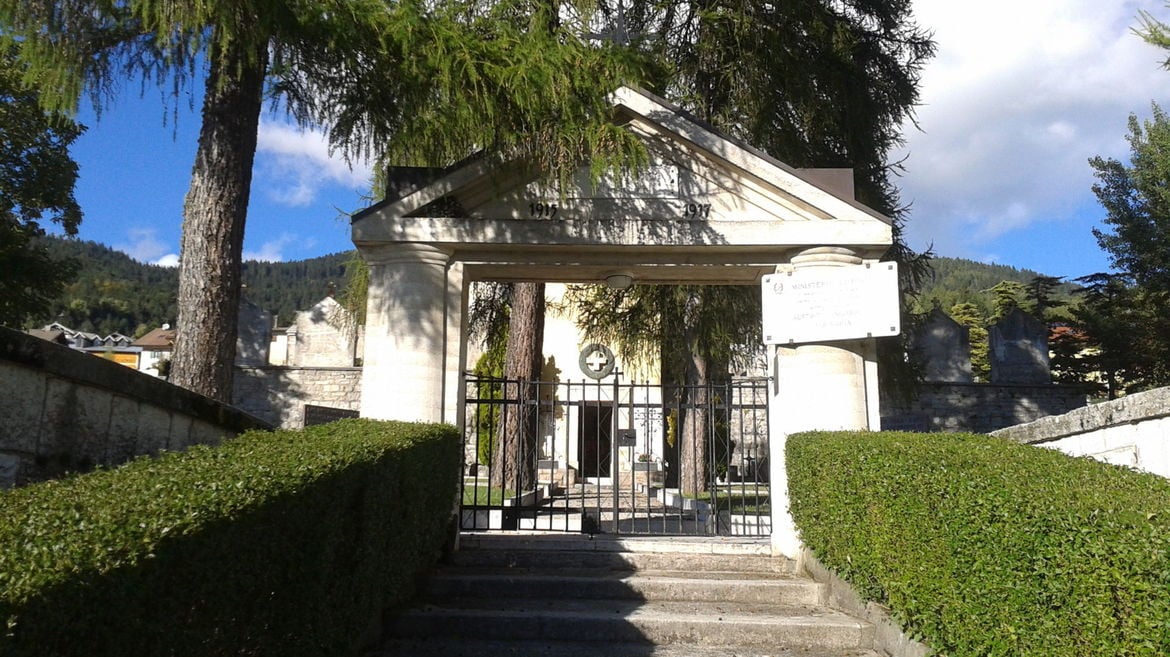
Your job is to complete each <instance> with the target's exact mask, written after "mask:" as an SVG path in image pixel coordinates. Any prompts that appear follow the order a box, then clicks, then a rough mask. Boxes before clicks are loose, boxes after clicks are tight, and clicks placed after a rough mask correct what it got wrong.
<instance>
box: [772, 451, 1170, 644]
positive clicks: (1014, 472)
mask: <svg viewBox="0 0 1170 657" xmlns="http://www.w3.org/2000/svg"><path fill="white" fill-rule="evenodd" d="M787 458H788V474H789V486H790V490H789V494H790V496H791V497H790V499H791V509H792V513H793V516H794V518H795V520H796V524H797V526H798V527H799V528H800V532H801V536H802V538H803V540H804V542H805V544H806V545H807V546H808V547H809V548H811V549H812V550H813V551H814V552H815V553H816V554H817V556H818V558H820V559H821V561H822V562H823V563H825V564H826V565H827V566H829V567H831V568H833V569H835V570H836V571H837V572H838V573H840V574H841V575H842V577H844V578H845V579H846V580H848V581H849V582H851V583H852V584H853V585H854V587H855V588H856V589H857V590H858V591H859V592H860V593H862V594H863V595H864V596H866V597H869V598H870V599H874V600H877V601H879V602H882V603H885V604H887V605H888V606H889V607H890V608H891V612H892V613H893V615H894V616H895V617H896V618H898V619H899V620H900V621H901V622H902V624H903V627H904V628H905V629H907V631H908V632H909V633H910V634H911V635H913V636H916V637H917V638H920V639H922V640H923V641H924V642H925V643H927V644H928V645H930V646H931V647H932V648H933V649H935V650H936V651H938V652H939V653H941V654H945V655H950V656H951V657H961V656H966V655H972V656H974V655H980V656H984V655H1029V656H1044V655H1052V656H1060V657H1067V656H1069V655H1110V656H1114V655H1166V654H1170V516H1168V515H1167V513H1168V511H1170V481H1167V480H1165V479H1162V478H1160V477H1156V476H1153V475H1147V474H1142V473H1137V472H1133V471H1130V470H1127V469H1124V468H1120V467H1115V466H1111V465H1106V464H1103V463H1099V462H1096V461H1093V460H1090V459H1075V458H1071V457H1068V456H1065V455H1064V454H1061V453H1058V452H1056V451H1053V450H1047V449H1042V448H1037V447H1032V446H1026V445H1018V444H1014V443H1009V442H1006V441H1002V440H998V439H994V438H989V437H986V436H975V435H953V434H952V435H943V434H932V435H922V434H906V433H882V434H865V433H810V434H803V435H798V436H793V437H791V438H790V439H789V441H788V447H787Z"/></svg>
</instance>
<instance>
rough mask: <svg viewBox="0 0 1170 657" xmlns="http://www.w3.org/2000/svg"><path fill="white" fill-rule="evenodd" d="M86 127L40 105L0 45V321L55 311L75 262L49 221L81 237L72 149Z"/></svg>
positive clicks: (17, 322)
mask: <svg viewBox="0 0 1170 657" xmlns="http://www.w3.org/2000/svg"><path fill="white" fill-rule="evenodd" d="M81 132H82V127H81V126H79V125H78V124H76V123H74V122H73V121H71V120H69V119H68V118H67V117H65V116H63V115H61V114H59V113H55V112H50V111H46V110H44V109H43V108H42V107H41V104H40V99H39V96H38V93H37V89H36V87H34V86H31V85H29V84H28V83H26V82H25V80H24V70H23V67H22V65H21V63H20V62H19V61H18V60H17V58H16V53H15V51H14V49H13V48H10V47H3V46H0V271H3V272H4V273H3V276H0V325H4V326H12V327H19V326H21V325H22V324H23V323H24V321H25V320H26V319H27V318H29V317H32V316H37V315H43V314H44V313H46V312H47V311H48V308H49V306H50V304H51V302H52V300H53V299H54V298H55V297H57V296H58V295H60V294H61V292H62V291H63V290H64V288H65V285H66V284H68V282H69V281H70V280H71V279H72V277H73V275H74V273H75V270H76V264H75V263H73V262H72V261H69V260H65V259H62V258H55V257H53V255H52V254H51V253H50V252H49V250H48V249H47V248H46V246H45V244H44V241H43V240H42V239H41V238H42V237H43V236H44V235H45V234H46V230H45V225H44V224H45V223H51V224H57V225H58V226H60V228H61V230H62V231H64V233H65V234H67V235H76V234H77V227H78V224H80V223H81V208H80V206H78V204H77V200H76V199H75V198H74V197H73V187H74V184H75V183H76V181H77V164H76V163H75V162H74V161H73V159H72V158H71V157H70V156H69V146H70V144H72V143H73V141H74V140H75V139H77V137H78V136H79V135H80V134H81Z"/></svg>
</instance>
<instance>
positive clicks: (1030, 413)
mask: <svg viewBox="0 0 1170 657" xmlns="http://www.w3.org/2000/svg"><path fill="white" fill-rule="evenodd" d="M1085 392H1086V391H1085V389H1084V388H1081V387H1079V386H1064V385H1054V384H1051V383H1048V384H1035V385H1029V384H999V385H996V384H989V383H944V382H927V383H923V384H922V388H921V391H920V393H919V395H918V397H917V398H916V399H914V400H913V401H910V402H908V403H899V402H897V401H895V400H890V399H883V400H882V428H883V429H891V430H905V431H970V432H975V433H988V432H991V431H995V430H996V429H1002V428H1004V427H1010V426H1013V425H1016V424H1022V423H1025V422H1031V421H1033V420H1036V419H1037V418H1042V417H1045V416H1049V415H1059V414H1061V413H1067V412H1068V411H1070V410H1072V409H1075V408H1079V407H1082V406H1084V405H1085Z"/></svg>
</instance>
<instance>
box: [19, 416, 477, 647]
mask: <svg viewBox="0 0 1170 657" xmlns="http://www.w3.org/2000/svg"><path fill="white" fill-rule="evenodd" d="M459 459H460V448H459V436H458V433H457V432H456V430H455V429H454V428H452V427H449V426H442V425H422V424H407V423H394V422H375V421H370V420H342V421H339V422H335V423H332V424H327V425H322V426H318V427H311V428H308V429H305V430H304V431H303V432H292V431H282V432H273V433H259V432H256V433H248V434H244V435H242V436H240V437H239V438H236V439H234V440H230V441H227V442H225V443H224V444H222V445H220V446H218V447H210V448H209V447H195V448H192V449H191V450H189V451H187V452H183V453H172V454H164V455H163V456H161V457H159V458H144V459H139V460H137V461H133V462H131V463H129V464H127V465H125V466H123V467H121V468H118V469H115V470H104V471H98V472H94V473H90V474H87V475H83V476H79V477H75V478H71V479H65V480H60V481H51V482H45V483H43V484H36V485H33V486H29V487H26V488H22V489H16V490H12V491H8V492H6V493H4V494H2V495H0V621H6V631H5V632H4V633H3V636H0V654H3V655H5V656H10V655H11V656H23V655H29V656H34V655H35V656H37V657H45V656H49V655H77V656H82V655H84V656H86V657H99V656H100V657H105V656H110V657H114V656H118V657H125V656H128V655H143V656H146V655H150V656H157V655H191V656H207V655H273V656H276V655H279V656H281V657H289V656H294V655H339V654H340V655H344V654H353V653H354V652H355V651H357V650H358V649H359V648H360V647H361V646H360V644H361V642H362V641H363V640H366V641H368V640H369V639H370V638H371V636H370V635H371V632H373V631H375V630H376V628H377V622H378V620H379V619H380V617H381V613H382V611H383V610H384V609H386V608H387V607H391V606H393V605H395V604H398V603H402V602H405V601H406V600H407V599H409V597H410V596H411V595H413V593H414V588H413V587H414V585H415V582H416V580H417V578H418V577H419V575H420V574H422V573H424V572H425V571H426V570H427V569H428V568H429V567H430V566H432V565H433V564H434V562H435V561H436V560H437V558H438V556H439V554H440V552H441V550H442V548H443V545H444V543H445V541H446V540H447V538H448V531H449V530H450V523H451V522H452V511H453V508H454V507H453V505H454V502H455V497H454V495H455V491H456V484H457V478H458V473H459Z"/></svg>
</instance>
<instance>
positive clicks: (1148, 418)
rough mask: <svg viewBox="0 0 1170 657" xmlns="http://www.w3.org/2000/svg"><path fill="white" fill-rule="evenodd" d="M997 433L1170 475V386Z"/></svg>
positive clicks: (1076, 454) (1077, 454)
mask: <svg viewBox="0 0 1170 657" xmlns="http://www.w3.org/2000/svg"><path fill="white" fill-rule="evenodd" d="M992 435H994V436H999V437H1002V438H1006V439H1008V440H1014V441H1016V442H1019V443H1025V444H1032V445H1039V446H1041V447H1048V448H1051V449H1058V450H1060V451H1062V452H1064V453H1066V454H1069V455H1072V456H1090V457H1092V458H1095V459H1097V460H1099V461H1105V462H1106V463H1113V464H1115V465H1124V466H1129V467H1133V468H1138V469H1140V470H1145V471H1147V472H1152V473H1154V474H1157V475H1161V476H1163V477H1170V388H1158V389H1156V390H1147V391H1146V392H1139V393H1134V394H1132V395H1126V396H1125V397H1122V398H1120V399H1114V400H1112V401H1106V402H1101V403H1099V404H1093V405H1091V406H1086V407H1084V408H1078V409H1076V410H1074V411H1070V412H1068V413H1065V414H1062V415H1059V416H1053V417H1045V418H1041V419H1037V420H1034V421H1032V422H1029V423H1027V424H1021V425H1019V426H1013V427H1009V428H1005V429H1003V430H1001V431H996V432H994V433H993V434H992Z"/></svg>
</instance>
